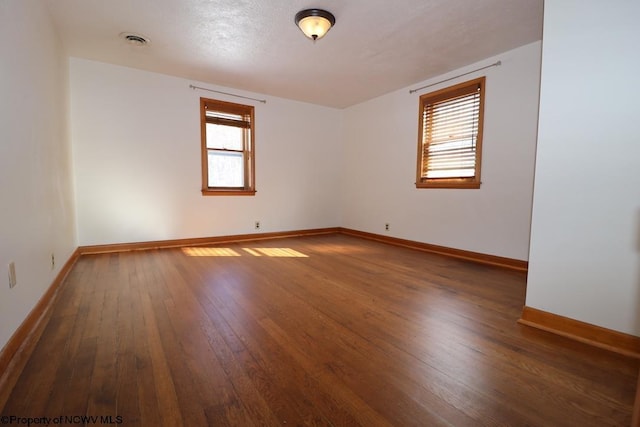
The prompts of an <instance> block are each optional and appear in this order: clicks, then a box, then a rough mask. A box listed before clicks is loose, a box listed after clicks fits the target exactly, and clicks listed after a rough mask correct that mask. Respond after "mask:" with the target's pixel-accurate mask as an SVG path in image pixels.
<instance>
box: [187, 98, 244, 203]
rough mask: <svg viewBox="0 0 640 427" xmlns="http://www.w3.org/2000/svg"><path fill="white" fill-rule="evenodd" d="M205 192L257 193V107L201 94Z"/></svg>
mask: <svg viewBox="0 0 640 427" xmlns="http://www.w3.org/2000/svg"><path fill="white" fill-rule="evenodd" d="M200 118H201V129H202V194H204V195H252V194H255V184H254V167H255V163H254V156H253V141H254V137H253V118H254V107H252V106H249V105H242V104H234V103H231V102H224V101H217V100H214V99H206V98H200Z"/></svg>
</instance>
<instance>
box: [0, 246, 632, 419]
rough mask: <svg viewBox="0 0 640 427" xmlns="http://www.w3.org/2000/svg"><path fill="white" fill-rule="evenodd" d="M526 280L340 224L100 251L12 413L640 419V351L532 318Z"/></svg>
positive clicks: (13, 395)
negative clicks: (565, 333)
mask: <svg viewBox="0 0 640 427" xmlns="http://www.w3.org/2000/svg"><path fill="white" fill-rule="evenodd" d="M525 291H526V276H525V275H524V274H523V273H520V272H514V271H510V270H504V269H500V268H496V267H490V266H484V265H478V264H473V263H469V262H465V261H462V260H456V259H451V258H447V257H443V256H439V255H433V254H427V253H424V252H420V251H415V250H411V249H407V248H399V247H394V246H389V245H386V244H383V243H379V242H373V241H369V240H364V239H360V238H357V237H353V236H346V235H340V234H334V235H321V236H305V237H296V238H286V239H279V240H269V241H259V242H242V243H228V244H224V245H222V244H221V245H213V246H211V247H208V248H199V249H197V250H182V249H180V248H176V249H166V250H149V251H133V252H126V253H113V254H103V255H85V256H82V257H81V258H80V259H79V260H78V261H77V263H76V265H75V266H74V268H73V270H72V271H71V272H70V274H69V275H68V277H67V279H66V281H65V282H64V283H63V285H62V286H61V288H60V291H59V292H60V294H59V295H60V296H59V298H58V300H57V301H56V304H55V306H54V307H53V308H52V311H51V315H50V317H49V319H48V323H47V324H46V325H45V327H44V332H43V334H42V336H41V337H40V340H39V342H38V343H37V344H36V345H35V346H34V351H33V353H32V354H31V356H30V358H29V360H28V361H27V363H26V364H25V367H24V369H23V371H22V373H21V374H20V376H19V378H18V380H17V381H16V382H15V385H12V389H11V390H10V393H8V398H7V401H6V403H5V405H4V407H3V408H2V409H1V410H0V415H19V416H59V415H85V414H87V415H98V416H112V417H121V419H122V422H123V425H132V426H148V425H167V426H181V425H188V426H191V425H212V426H225V425H228V426H252V425H255V426H258V425H260V426H263V425H265V426H282V425H323V426H326V425H329V426H331V425H333V426H343V425H345V426H346V425H362V426H391V425H393V426H411V425H415V426H424V425H430V426H482V425H484V426H498V425H504V426H523V425H528V426H550V425H553V426H567V427H570V426H576V425H580V426H585V427H588V426H598V427H600V426H625V425H629V424H630V423H631V417H632V411H633V409H632V408H633V404H634V400H635V396H636V394H635V393H636V386H637V384H638V382H637V381H638V377H637V373H638V367H639V366H638V364H639V362H638V361H637V360H634V359H629V358H626V357H624V356H620V355H617V354H613V353H610V352H607V351H605V350H601V349H595V348H592V347H589V346H586V345H584V344H581V343H577V342H573V341H570V340H567V339H565V338H562V337H558V336H555V335H551V334H549V333H546V332H543V331H539V330H534V329H530V328H527V327H524V326H522V325H519V324H517V323H516V320H517V319H518V318H519V316H520V312H521V309H522V306H523V304H524V296H525ZM114 419H115V418H114Z"/></svg>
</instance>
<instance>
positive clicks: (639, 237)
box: [634, 209, 640, 336]
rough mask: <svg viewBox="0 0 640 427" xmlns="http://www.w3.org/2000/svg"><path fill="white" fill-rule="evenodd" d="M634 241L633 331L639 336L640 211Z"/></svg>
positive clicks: (637, 216) (639, 211)
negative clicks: (635, 279) (634, 313)
mask: <svg viewBox="0 0 640 427" xmlns="http://www.w3.org/2000/svg"><path fill="white" fill-rule="evenodd" d="M634 232H635V236H636V238H635V241H636V252H637V258H638V261H637V262H636V271H637V273H636V277H637V282H638V285H637V286H636V323H635V330H636V331H637V332H636V335H638V336H640V209H638V212H637V215H636V227H635V230H634Z"/></svg>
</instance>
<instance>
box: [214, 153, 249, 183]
mask: <svg viewBox="0 0 640 427" xmlns="http://www.w3.org/2000/svg"><path fill="white" fill-rule="evenodd" d="M242 157H243V156H242V153H230V152H225V151H209V187H239V188H242V187H244V162H243V158H242Z"/></svg>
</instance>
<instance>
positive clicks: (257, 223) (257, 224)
mask: <svg viewBox="0 0 640 427" xmlns="http://www.w3.org/2000/svg"><path fill="white" fill-rule="evenodd" d="M258 229H260V221H256V230H258Z"/></svg>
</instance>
